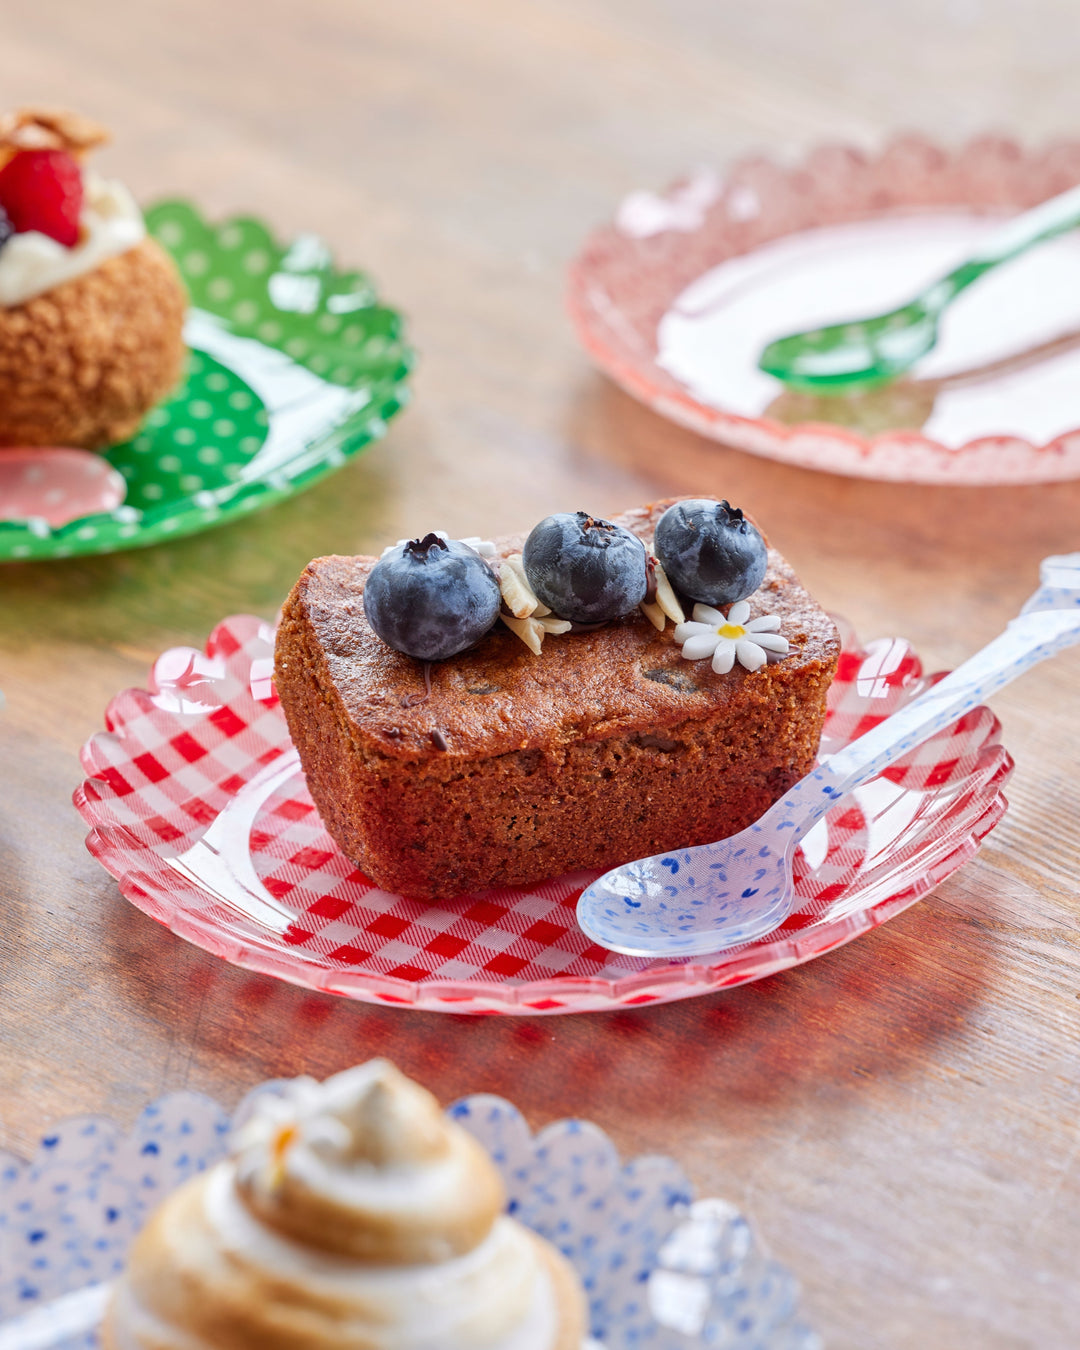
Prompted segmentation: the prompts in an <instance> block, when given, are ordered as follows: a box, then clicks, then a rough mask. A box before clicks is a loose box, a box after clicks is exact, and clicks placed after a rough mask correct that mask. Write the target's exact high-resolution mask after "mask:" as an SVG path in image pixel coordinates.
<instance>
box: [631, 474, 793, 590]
mask: <svg viewBox="0 0 1080 1350" xmlns="http://www.w3.org/2000/svg"><path fill="white" fill-rule="evenodd" d="M653 551H654V552H655V554H656V556H657V559H658V560H659V562H660V566H661V567H662V568H663V569H664V571H665V573H666V574H667V578H668V580H669V581H670V582H671V584H672V585H673V586H674V587H675V589H676V590H677V591H681V592H682V593H683V595H686V596H689V597H690V599H691V600H698V601H700V602H701V603H702V604H704V605H732V604H734V603H735V601H736V600H745V599H746V598H747V596H749V595H753V593H754V592H755V591H756V590H757V588H758V587H759V586H760V585H761V583H762V582H763V581H764V579H765V568H766V567H767V566H768V562H769V559H768V551H767V549H766V548H765V541H764V539H762V537H761V535H760V534H759V533H758V531H757V530H756V529H755V528H754V526H753V525H751V523H750V522H749V521H748V520H747V519H746V518H745V517H744V516H743V513H742V512H741V511H740V510H739V508H738V507H737V506H729V505H728V504H727V502H714V501H705V500H703V499H701V498H696V499H694V500H693V501H686V502H676V503H675V505H674V506H669V507H668V509H667V510H666V511H665V512H664V514H663V515H662V516H661V517H660V519H659V521H658V522H657V526H656V538H655V540H654V543H653Z"/></svg>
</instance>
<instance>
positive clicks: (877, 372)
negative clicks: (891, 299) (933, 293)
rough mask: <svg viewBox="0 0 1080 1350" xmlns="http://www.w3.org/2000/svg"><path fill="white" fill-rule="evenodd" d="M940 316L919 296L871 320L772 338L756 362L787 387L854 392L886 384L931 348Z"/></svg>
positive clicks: (934, 343)
mask: <svg viewBox="0 0 1080 1350" xmlns="http://www.w3.org/2000/svg"><path fill="white" fill-rule="evenodd" d="M939 317H940V311H939V312H934V311H933V310H931V309H930V308H929V306H928V305H927V304H926V302H925V301H924V300H923V299H922V298H921V297H920V298H918V299H916V300H912V301H910V302H909V303H908V304H906V305H901V307H900V308H899V309H894V310H891V311H890V312H889V313H888V314H881V315H878V316H877V317H876V318H872V319H859V320H855V321H852V322H847V323H836V324H831V325H830V326H829V327H827V328H816V329H812V330H811V331H810V332H807V333H793V334H791V335H789V336H788V337H782V338H777V339H776V341H775V342H770V343H769V345H768V346H767V347H766V348H765V350H764V351H763V352H762V354H761V359H760V361H759V362H758V364H759V366H760V367H761V369H762V370H763V371H765V373H766V374H767V375H773V376H775V378H776V379H778V380H783V382H784V383H785V384H786V385H788V387H789V388H791V389H798V390H802V391H805V392H807V393H813V394H819V395H829V394H857V393H859V392H860V391H863V390H867V389H874V388H877V387H879V386H881V385H884V384H889V383H891V382H892V381H893V380H895V379H897V378H898V377H899V376H901V375H903V374H904V373H905V372H906V371H908V370H910V369H911V367H912V366H913V365H914V364H915V362H916V361H918V360H919V359H920V358H921V357H923V356H925V355H926V354H927V352H930V351H932V350H933V348H934V346H935V345H936V343H937V338H938V320H939Z"/></svg>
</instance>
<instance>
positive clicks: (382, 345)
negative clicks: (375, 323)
mask: <svg viewBox="0 0 1080 1350" xmlns="http://www.w3.org/2000/svg"><path fill="white" fill-rule="evenodd" d="M385 352H386V339H385V338H384V337H380V336H378V335H376V336H375V337H373V338H368V340H367V342H365V343H364V355H365V356H370V357H377V356H383V355H384V354H385Z"/></svg>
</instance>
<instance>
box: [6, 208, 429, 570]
mask: <svg viewBox="0 0 1080 1350" xmlns="http://www.w3.org/2000/svg"><path fill="white" fill-rule="evenodd" d="M146 224H147V229H148V230H149V232H150V233H151V235H153V237H154V238H156V239H157V240H158V242H159V243H160V244H161V245H162V246H163V247H164V248H166V249H167V250H168V251H169V252H170V254H171V255H172V257H173V259H174V260H175V262H176V264H177V266H178V267H179V269H180V273H181V275H182V276H183V279H184V282H185V284H186V285H187V288H188V291H189V293H190V296H191V309H190V311H189V313H188V317H187V321H186V324H185V329H184V336H185V339H186V342H187V345H188V348H189V353H188V363H187V369H186V372H185V376H184V381H183V383H182V385H181V387H180V388H179V389H178V390H177V391H176V393H175V394H174V395H173V396H172V397H171V398H170V399H168V400H167V401H166V402H164V403H162V404H160V405H159V406H158V407H157V408H155V409H154V410H153V411H152V412H151V413H150V414H149V416H148V417H147V418H146V421H145V422H144V424H143V426H142V427H141V429H140V431H139V433H138V435H137V436H135V437H134V438H133V439H132V440H130V441H126V442H124V443H123V444H122V445H114V446H112V447H110V448H109V449H108V450H106V451H105V452H104V453H103V454H102V455H93V456H91V455H85V452H78V451H71V450H59V449H58V450H42V451H40V452H33V451H20V452H17V453H18V454H19V456H20V457H21V458H20V461H19V463H18V467H17V468H16V463H15V461H14V459H12V460H10V461H9V464H8V472H7V473H6V475H3V476H4V477H6V478H13V476H14V475H15V473H16V472H17V473H18V475H19V480H18V488H19V491H18V493H17V494H16V493H15V492H14V490H13V491H12V492H11V494H10V495H9V494H8V493H7V492H5V493H4V494H3V495H4V496H7V497H8V500H9V509H8V510H7V511H6V512H4V511H3V510H2V506H3V503H2V502H0V516H3V515H7V516H8V517H10V518H7V519H2V518H0V561H13V560H19V561H21V560H24V559H33V558H66V557H74V556H76V555H80V554H90V553H111V552H113V551H115V550H118V549H125V548H141V547H143V546H144V545H147V544H156V543H159V542H160V541H161V540H164V539H176V538H179V537H180V536H181V535H185V534H194V533H196V532H197V531H199V530H206V529H210V528H211V527H212V526H215V525H221V524H224V523H225V522H227V521H229V520H233V519H235V518H237V517H239V516H245V515H250V514H251V513H252V512H253V511H259V510H262V509H263V508H264V507H267V506H272V505H273V504H274V503H275V502H277V501H280V500H281V499H282V498H284V497H288V496H291V495H293V494H294V493H296V492H299V491H302V490H303V489H304V488H307V487H310V486H311V485H312V484H313V483H315V482H317V481H318V480H319V479H320V478H322V477H324V476H325V475H326V474H328V473H331V472H333V470H334V469H337V468H340V467H341V466H342V465H343V464H345V463H346V461H347V460H348V459H349V458H350V457H351V456H353V455H355V454H356V453H357V452H358V451H359V450H361V449H362V448H363V447H364V446H365V445H367V444H369V443H370V442H371V441H373V440H377V439H378V438H379V437H380V436H381V435H382V434H383V433H384V432H385V430H386V425H387V422H388V421H389V419H390V418H391V417H392V416H393V415H394V414H395V413H396V412H398V411H399V409H400V408H402V407H403V406H404V404H405V402H406V401H407V395H408V390H407V388H406V386H405V379H406V377H407V375H408V372H409V369H410V366H411V362H412V353H411V352H410V350H409V348H408V347H407V346H406V344H405V342H404V339H403V335H402V320H401V316H400V315H399V314H397V313H396V312H395V311H394V310H392V309H390V308H388V307H387V306H385V305H381V304H379V303H378V301H377V299H376V295H375V292H374V290H373V288H372V285H371V283H370V281H369V280H368V278H367V277H366V276H364V275H363V273H360V272H346V271H340V270H338V269H337V268H335V267H334V265H333V261H332V259H331V257H330V253H329V251H328V249H327V247H326V245H325V244H324V243H323V242H322V241H321V240H320V239H317V238H316V237H315V236H313V235H303V236H301V237H300V238H298V239H296V240H295V241H293V243H291V244H288V245H283V244H281V243H279V242H277V241H276V240H275V239H274V238H273V236H272V235H271V233H270V231H269V230H268V229H267V228H266V227H265V226H264V225H263V224H261V223H260V222H259V221H257V220H253V219H250V218H238V219H234V220H229V221H226V222H225V223H223V224H218V225H213V224H210V223H208V222H207V221H205V220H203V218H202V217H201V215H200V214H199V212H198V210H197V209H196V208H195V207H194V206H192V205H191V204H190V203H188V202H182V201H166V202H159V203H158V204H157V205H155V206H152V207H151V208H150V209H149V210H148V211H147V213H146ZM8 453H9V454H12V455H13V454H15V453H16V452H8ZM80 453H82V454H84V455H85V471H86V473H85V477H84V478H82V479H81V480H79V479H78V474H77V472H76V468H75V467H74V465H73V457H77V456H79V455H80ZM4 455H5V452H4V451H2V450H0V466H2V465H3V460H4ZM79 481H81V483H82V484H83V486H82V488H81V489H79V487H78V486H76V487H75V488H73V487H72V483H73V482H76V483H77V482H79ZM96 484H100V487H96V486H95V485H96ZM95 491H100V493H101V495H100V498H97V499H96V498H95V496H94V492H95ZM16 496H17V498H18V500H19V501H20V502H22V503H24V504H23V505H21V506H12V505H10V503H13V502H15V500H16ZM121 497H122V500H119V499H120V498H121ZM65 499H66V500H70V501H71V502H72V503H73V506H72V509H71V510H70V511H69V510H65V509H64V500H65ZM87 511H88V512H89V513H87Z"/></svg>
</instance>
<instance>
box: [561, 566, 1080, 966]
mask: <svg viewBox="0 0 1080 1350" xmlns="http://www.w3.org/2000/svg"><path fill="white" fill-rule="evenodd" d="M1040 579H1041V581H1042V585H1041V586H1040V588H1039V589H1038V590H1037V591H1036V592H1035V594H1034V595H1033V596H1032V597H1031V599H1030V600H1029V601H1028V602H1027V604H1026V605H1025V606H1024V608H1023V609H1022V610H1021V612H1020V614H1019V616H1018V617H1017V618H1015V619H1013V620H1012V621H1011V622H1010V623H1009V626H1008V628H1006V630H1005V631H1004V632H1003V633H1002V634H1001V635H1000V636H998V637H996V638H994V640H993V641H992V642H990V643H988V644H987V646H985V647H984V648H983V649H982V651H980V652H977V653H976V654H975V655H974V656H973V657H971V658H970V659H969V660H967V661H965V662H964V664H963V665H962V666H959V667H957V669H956V670H954V671H953V672H952V674H950V675H947V676H946V677H945V678H944V679H943V680H941V681H940V682H939V683H938V684H936V685H934V687H933V688H932V689H928V690H927V691H926V693H925V694H921V695H920V696H919V697H918V698H916V699H913V700H912V701H911V703H909V704H908V705H907V706H906V707H904V708H901V709H900V711H899V712H897V713H894V714H893V715H892V716H891V717H888V718H886V719H885V721H883V722H881V723H879V725H878V726H876V727H875V728H874V729H873V730H872V731H868V732H867V733H866V734H865V735H864V736H860V737H859V738H858V739H857V740H854V741H852V742H851V744H850V745H848V746H845V748H844V749H843V750H841V751H839V752H838V753H837V754H835V755H831V756H830V757H829V758H828V759H826V760H824V761H823V762H822V763H821V764H820V765H819V766H818V767H817V768H816V769H814V770H813V771H812V772H811V773H809V774H807V775H806V777H805V778H803V779H801V780H800V781H799V782H798V783H796V784H795V786H794V787H793V788H792V789H791V790H790V792H787V793H785V794H784V796H783V797H782V798H781V799H780V800H779V801H778V802H776V804H775V805H774V806H772V807H770V808H769V810H768V811H766V812H765V814H764V815H763V816H762V817H761V818H760V819H759V820H757V821H756V822H755V823H754V824H753V825H751V826H750V827H749V828H748V829H745V830H742V831H741V832H740V833H739V834H735V835H732V836H731V838H730V839H722V840H720V842H719V843H716V844H703V845H701V846H700V847H697V848H688V849H681V850H679V851H677V852H672V853H664V854H658V855H656V856H654V857H651V858H642V859H640V860H639V861H638V862H632V863H627V864H626V865H625V866H623V867H616V868H614V869H613V870H612V871H610V872H606V873H605V874H604V875H603V876H602V877H600V878H599V880H597V881H594V882H593V883H592V885H591V886H589V887H588V888H587V889H586V890H585V891H584V892H583V893H582V896H581V899H580V900H579V901H578V909H577V915H578V922H579V923H580V924H581V926H582V928H583V929H584V930H585V932H586V933H587V934H588V935H589V937H591V938H592V939H593V940H594V941H596V942H598V943H599V944H600V945H601V946H604V947H608V948H610V950H612V951H616V952H625V953H626V954H627V955H630V956H653V957H669V956H693V955H697V954H699V953H702V952H718V951H724V950H726V949H727V948H729V947H737V946H739V945H740V944H742V943H744V942H754V941H755V940H756V939H758V938H761V937H763V936H764V935H765V934H766V933H769V932H771V931H772V930H773V929H774V928H776V927H777V926H778V925H779V924H781V923H783V921H784V920H785V919H786V918H787V916H788V915H789V914H790V913H791V910H792V906H793V904H794V900H795V890H794V883H793V880H792V859H793V858H794V855H795V849H796V846H797V845H798V843H799V841H800V840H801V839H802V838H803V836H804V835H805V834H806V833H807V831H809V830H810V829H812V828H813V826H814V825H816V824H817V822H818V821H819V820H820V819H821V817H822V816H823V815H824V814H825V813H826V812H827V811H828V810H830V809H831V808H832V806H834V805H835V803H836V802H837V801H838V799H839V798H841V797H843V796H844V794H845V793H848V792H851V791H853V790H854V789H855V788H857V787H859V786H860V785H861V784H862V783H865V782H867V781H868V780H869V779H871V778H875V777H876V776H877V775H878V774H879V773H881V771H882V770H883V769H886V768H888V767H889V765H890V764H894V763H895V762H896V761H897V760H898V759H900V758H901V757H902V756H904V755H906V754H907V753H908V751H909V750H912V749H913V748H914V747H915V746H917V745H921V744H922V742H923V741H926V740H929V738H930V737H931V736H933V735H934V734H935V733H936V732H938V731H941V730H942V729H943V728H944V727H947V726H948V725H949V724H950V723H951V722H955V721H956V719H957V718H959V717H962V716H963V715H964V713H966V712H968V711H969V710H970V709H972V708H974V707H975V706H976V705H977V704H979V703H982V702H983V701H984V700H985V699H986V698H988V697H989V696H990V695H991V694H993V693H995V692H996V691H997V690H998V689H1001V688H1002V687H1003V686H1004V685H1006V684H1008V683H1009V681H1010V680H1014V679H1016V677H1017V676H1018V675H1022V674H1023V673H1024V671H1025V670H1027V669H1028V668H1029V667H1031V666H1033V665H1035V664H1036V663H1037V662H1039V661H1044V660H1046V658H1047V657H1048V656H1055V655H1057V653H1058V652H1060V651H1064V650H1065V648H1066V647H1070V646H1072V645H1073V644H1074V643H1077V642H1080V553H1070V554H1068V555H1066V556H1064V557H1058V558H1046V559H1045V560H1044V561H1043V563H1042V567H1041V568H1040Z"/></svg>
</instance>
